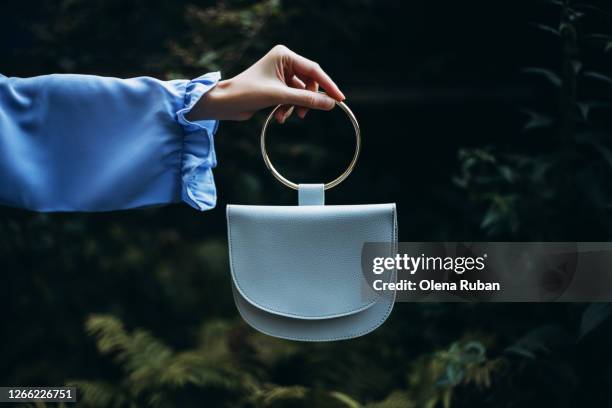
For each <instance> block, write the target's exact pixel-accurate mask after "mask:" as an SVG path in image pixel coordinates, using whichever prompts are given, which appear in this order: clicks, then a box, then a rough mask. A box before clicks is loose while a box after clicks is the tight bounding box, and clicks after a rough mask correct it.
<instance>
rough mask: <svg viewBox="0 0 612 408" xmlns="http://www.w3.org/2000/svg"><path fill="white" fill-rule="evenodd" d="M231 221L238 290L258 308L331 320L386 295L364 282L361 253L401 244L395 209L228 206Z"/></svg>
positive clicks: (232, 258) (377, 206) (387, 206)
mask: <svg viewBox="0 0 612 408" xmlns="http://www.w3.org/2000/svg"><path fill="white" fill-rule="evenodd" d="M227 221H228V236H229V252H230V265H231V271H232V279H233V282H234V285H235V288H236V289H237V291H238V292H239V293H240V295H241V296H242V297H244V299H245V300H247V301H248V302H249V303H250V304H252V305H253V306H255V307H257V308H259V309H262V310H264V311H267V312H269V313H273V314H277V315H281V316H286V317H293V318H298V319H329V318H334V317H340V316H346V315H351V314H354V313H358V312H360V311H363V310H365V309H367V308H369V307H371V306H372V305H373V304H374V303H375V302H376V301H377V300H378V299H379V297H380V296H381V294H379V293H376V292H375V291H374V290H373V289H372V288H371V287H369V286H368V284H367V282H366V281H365V278H364V276H363V273H362V269H361V268H362V267H361V251H362V247H363V245H364V243H365V242H391V243H393V244H395V242H396V216H395V204H373V205H329V206H325V205H312V206H310V205H307V206H250V205H228V206H227ZM393 246H394V245H392V246H390V247H393ZM389 256H393V255H392V254H390V255H389Z"/></svg>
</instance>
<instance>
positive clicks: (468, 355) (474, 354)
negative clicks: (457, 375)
mask: <svg viewBox="0 0 612 408" xmlns="http://www.w3.org/2000/svg"><path fill="white" fill-rule="evenodd" d="M485 359H486V349H485V346H484V345H483V344H482V343H481V342H479V341H471V342H469V343H467V344H466V345H465V346H464V347H463V353H462V354H461V361H462V362H464V363H471V364H473V363H482V362H483V361H485Z"/></svg>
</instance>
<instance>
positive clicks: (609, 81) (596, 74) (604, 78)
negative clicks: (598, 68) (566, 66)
mask: <svg viewBox="0 0 612 408" xmlns="http://www.w3.org/2000/svg"><path fill="white" fill-rule="evenodd" d="M584 76H585V77H588V78H593V79H596V80H598V81H602V82H605V83H606V84H608V85H612V78H610V77H609V76H606V75H604V74H601V73H599V72H595V71H586V72H585V73H584Z"/></svg>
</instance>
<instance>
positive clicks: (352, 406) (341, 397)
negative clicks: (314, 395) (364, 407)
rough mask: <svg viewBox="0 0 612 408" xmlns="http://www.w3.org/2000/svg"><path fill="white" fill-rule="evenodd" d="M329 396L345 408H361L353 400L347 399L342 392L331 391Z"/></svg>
mask: <svg viewBox="0 0 612 408" xmlns="http://www.w3.org/2000/svg"><path fill="white" fill-rule="evenodd" d="M329 395H330V396H331V397H333V398H335V399H337V400H338V401H340V402H341V403H342V405H343V406H345V407H347V408H361V404H360V403H358V402H357V401H355V400H354V399H352V398H351V397H349V396H348V395H346V394H344V393H342V392H339V391H332V392H330V393H329Z"/></svg>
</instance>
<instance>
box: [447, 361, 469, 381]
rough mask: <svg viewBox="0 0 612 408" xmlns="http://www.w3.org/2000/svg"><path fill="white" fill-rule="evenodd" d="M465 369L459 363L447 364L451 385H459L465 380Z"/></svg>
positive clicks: (448, 378)
mask: <svg viewBox="0 0 612 408" xmlns="http://www.w3.org/2000/svg"><path fill="white" fill-rule="evenodd" d="M464 376H465V369H464V368H463V367H462V366H461V365H459V364H457V363H453V362H451V363H448V365H447V366H446V379H447V380H448V382H449V383H450V384H451V385H457V384H459V383H460V382H461V381H463V377H464Z"/></svg>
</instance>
